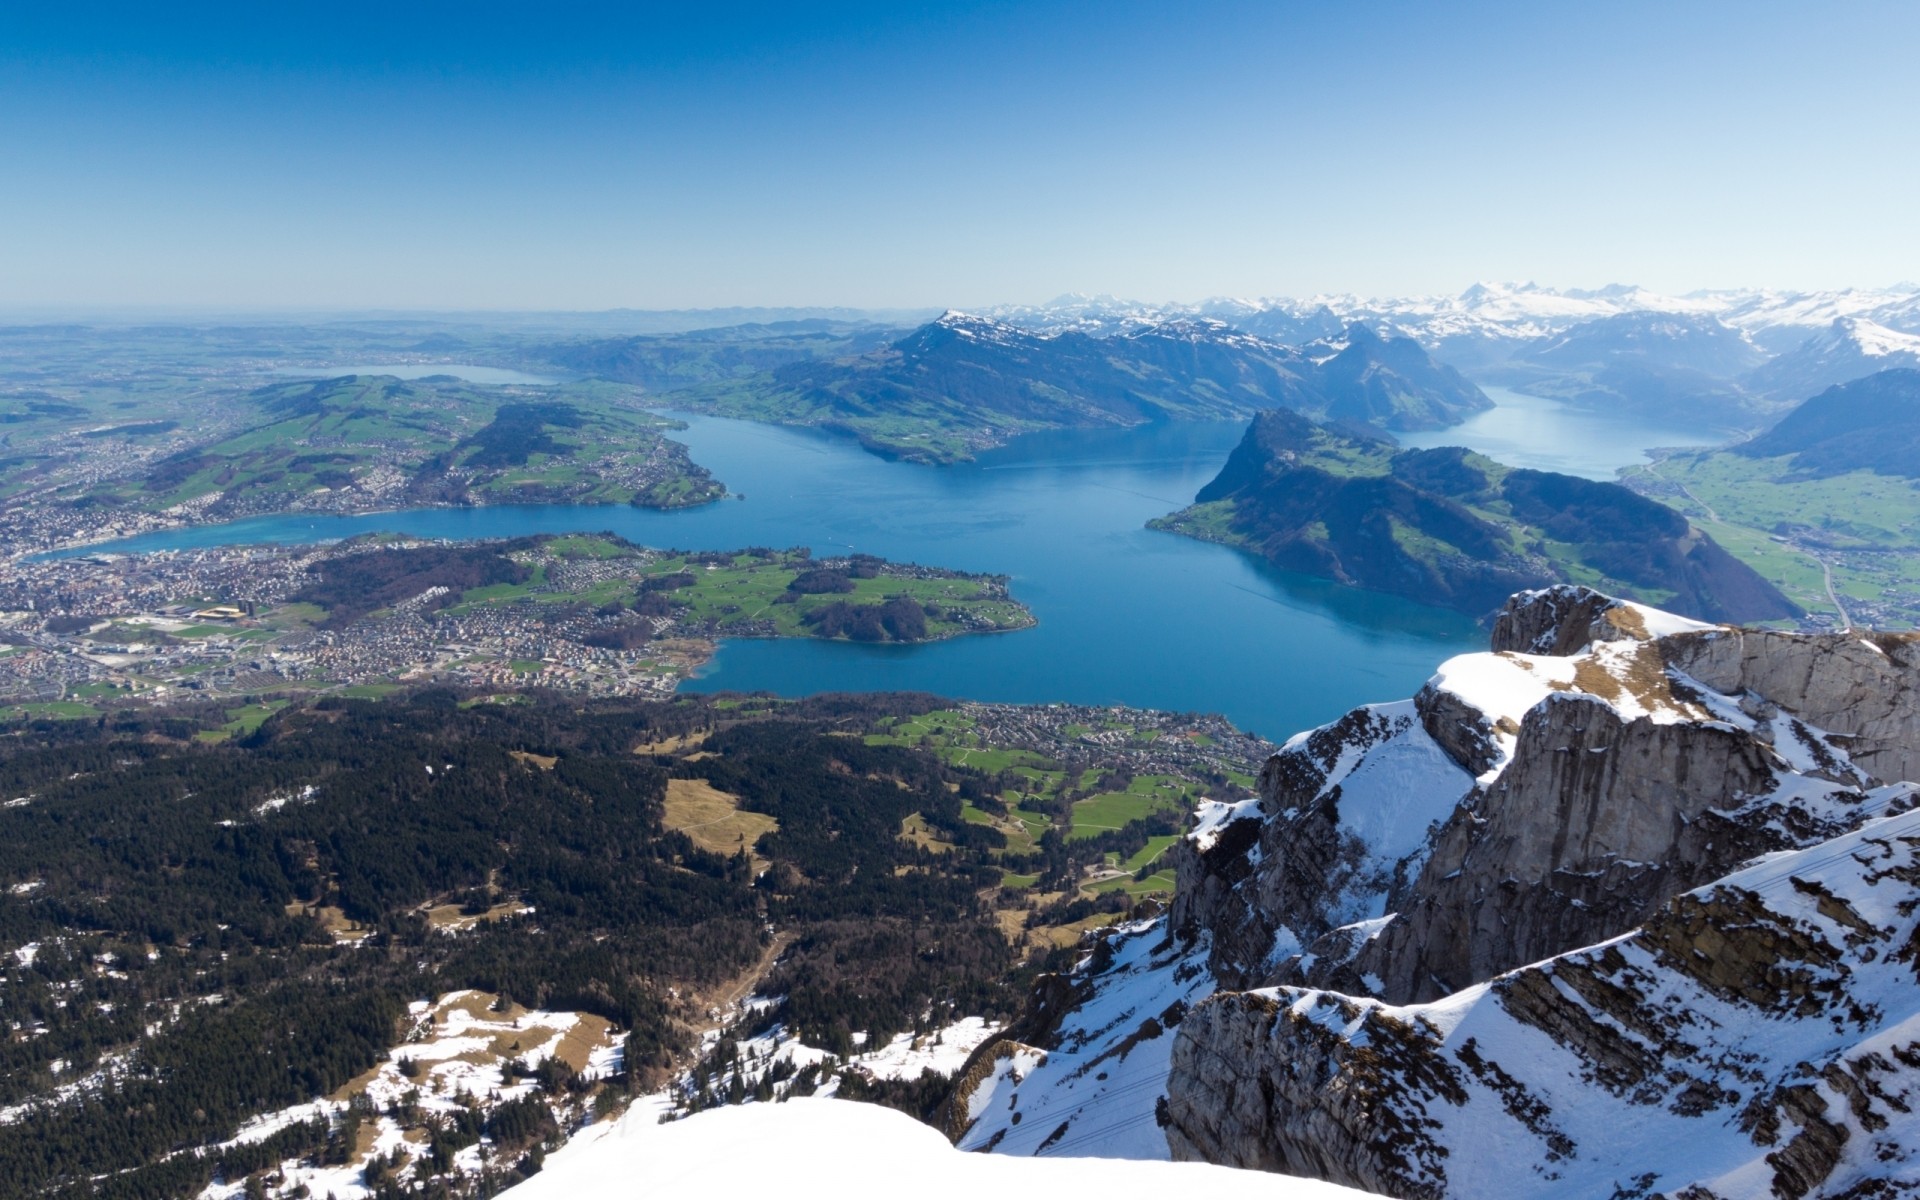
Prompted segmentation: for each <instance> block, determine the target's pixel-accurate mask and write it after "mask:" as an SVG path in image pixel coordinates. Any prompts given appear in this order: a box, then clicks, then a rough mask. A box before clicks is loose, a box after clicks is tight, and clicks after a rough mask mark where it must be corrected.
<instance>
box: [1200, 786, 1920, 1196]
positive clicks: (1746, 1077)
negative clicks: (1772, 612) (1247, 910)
mask: <svg viewBox="0 0 1920 1200" xmlns="http://www.w3.org/2000/svg"><path fill="white" fill-rule="evenodd" d="M1901 790H1902V791H1903V792H1905V793H1907V794H1909V795H1910V793H1911V790H1912V789H1911V788H1903V789H1901ZM1882 807H1883V808H1897V807H1900V805H1899V804H1896V803H1888V804H1886V805H1883V806H1882ZM1916 947H1920V811H1907V812H1904V813H1901V814H1898V815H1895V816H1892V817H1884V818H1876V819H1872V820H1869V821H1868V822H1866V823H1865V824H1864V825H1863V826H1862V827H1861V828H1860V829H1859V830H1857V831H1855V832H1853V833H1850V834H1845V835H1842V836H1841V837H1839V838H1836V839H1833V840H1831V841H1828V842H1823V843H1819V844H1817V845H1815V846H1813V847H1810V848H1808V849H1805V850H1801V851H1795V852H1789V853H1787V854H1785V855H1782V856H1779V857H1777V858H1774V859H1771V860H1769V861H1767V862H1765V863H1764V864H1762V865H1759V866H1756V867H1753V868H1750V869H1748V870H1746V871H1743V872H1740V873H1737V874H1734V875H1732V876H1729V877H1727V878H1725V879H1723V880H1721V881H1719V882H1717V883H1715V884H1712V885H1709V886H1708V887H1705V888H1701V889H1698V890H1697V891H1692V892H1687V893H1684V894H1682V895H1680V896H1677V897H1675V898H1674V899H1673V900H1671V901H1669V902H1668V903H1666V904H1665V905H1663V906H1661V907H1660V908H1659V909H1658V910H1657V911H1656V912H1655V913H1654V914H1652V916H1651V918H1650V919H1649V920H1648V921H1647V922H1646V924H1644V925H1643V926H1641V927H1640V928H1638V929H1637V930H1635V931H1633V932H1632V933H1630V934H1629V935H1628V936H1627V937H1625V938H1623V939H1620V940H1616V941H1610V942H1607V943H1604V944H1602V945H1599V946H1595V947H1591V948H1588V949H1583V950H1578V951H1574V952H1572V953H1569V954H1566V955H1562V956H1559V957H1557V958H1554V959H1551V960H1548V961H1546V962H1542V963H1537V964H1534V965H1531V966H1527V967H1522V968H1520V969H1519V970H1516V971H1513V972H1510V973H1508V974H1505V975H1501V976H1498V977H1496V978H1494V979H1493V980H1491V981H1489V982H1486V983H1482V984H1479V985H1476V986H1474V987H1472V988H1468V989H1465V990H1463V991H1461V992H1459V993H1456V994H1455V995H1453V996H1451V997H1449V998H1448V999H1446V1000H1445V1001H1443V1002H1441V1003H1439V1004H1428V1005H1412V1006H1406V1007H1392V1006H1388V1005H1384V1004H1381V1003H1379V1002H1377V1001H1372V1000H1365V999H1358V998H1354V997H1350V996H1343V995H1338V994H1335V993H1331V992H1324V991H1311V990H1300V989H1290V988H1281V989H1273V990H1268V991H1256V992H1223V993H1220V994H1217V995H1216V996H1214V997H1213V998H1212V999H1210V1000H1208V1001H1207V1002H1205V1003H1203V1004H1201V1005H1199V1006H1197V1007H1196V1008H1195V1009H1194V1011H1193V1012H1191V1013H1190V1014H1188V1016H1187V1019H1186V1021H1185V1023H1184V1024H1183V1025H1182V1026H1181V1030H1180V1036H1179V1038H1178V1039H1177V1040H1176V1042H1175V1044H1174V1051H1173V1060H1172V1064H1171V1073H1170V1078H1169V1082H1168V1099H1167V1105H1166V1111H1165V1120H1166V1126H1167V1140H1168V1144H1169V1146H1170V1147H1171V1149H1172V1152H1173V1154H1174V1156H1175V1157H1176V1158H1190V1159H1204V1160H1207V1161H1210V1162H1219V1163H1228V1164H1232V1165H1235V1166H1241V1167H1254V1168H1260V1169H1265V1170H1274V1171H1283V1172H1287V1173H1290V1174H1297V1175H1310V1176H1315V1177H1318V1178H1322V1179H1329V1180H1334V1181H1338V1182H1342V1183H1346V1184H1349V1185H1351V1186H1355V1187H1361V1188H1366V1189H1368V1190H1370V1191H1376V1192H1380V1193H1384V1194H1386V1195H1389V1196H1400V1197H1417V1198H1420V1200H1438V1198H1440V1197H1454V1196H1460V1197H1468V1196H1472V1197H1479V1196H1501V1197H1505V1198H1516V1200H1529V1198H1532V1197H1541V1198H1542V1200H1544V1198H1547V1197H1558V1196H1590V1195H1591V1196H1635V1197H1654V1196H1671V1197H1688V1198H1695V1197H1701V1198H1704V1197H1734V1196H1772V1197H1779V1198H1781V1200H1798V1198H1800V1197H1806V1196H1827V1197H1838V1196H1842V1195H1844V1196H1850V1197H1880V1196H1896V1195H1910V1194H1914V1191H1915V1189H1916V1188H1920V1108H1917V1107H1916V1105H1915V1104H1914V1101H1915V1100H1916V1099H1920V986H1916V971H1915V967H1916Z"/></svg>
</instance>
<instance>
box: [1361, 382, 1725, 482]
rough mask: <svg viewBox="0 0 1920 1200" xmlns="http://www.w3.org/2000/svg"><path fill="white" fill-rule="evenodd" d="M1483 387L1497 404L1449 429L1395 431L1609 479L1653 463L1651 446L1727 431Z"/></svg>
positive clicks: (1420, 440)
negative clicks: (1628, 469) (1624, 468)
mask: <svg viewBox="0 0 1920 1200" xmlns="http://www.w3.org/2000/svg"><path fill="white" fill-rule="evenodd" d="M1480 390H1481V391H1483V392H1485V393H1486V394H1487V399H1489V400H1491V401H1493V403H1494V407H1493V408H1491V409H1489V410H1487V411H1486V412H1483V413H1476V414H1474V415H1473V416H1472V417H1470V418H1468V419H1467V420H1466V421H1465V422H1463V423H1461V424H1459V425H1455V426H1454V427H1453V428H1451V429H1432V430H1424V431H1422V432H1420V433H1401V434H1395V435H1394V436H1395V437H1397V438H1398V439H1399V441H1400V443H1401V444H1402V445H1405V446H1412V447H1415V448H1418V449H1422V450H1425V449H1431V448H1433V447H1435V446H1466V447H1468V448H1470V449H1473V450H1478V451H1479V452H1480V453H1482V454H1484V455H1486V456H1487V457H1488V458H1491V459H1493V460H1494V461H1495V462H1503V463H1506V464H1507V465H1508V466H1511V467H1532V468H1533V469H1534V470H1536V471H1559V472H1562V473H1563V474H1567V475H1580V476H1584V477H1585V478H1588V479H1612V478H1613V477H1614V476H1615V475H1616V474H1617V473H1618V472H1619V470H1620V468H1622V467H1629V466H1638V465H1640V464H1641V463H1646V462H1651V461H1652V459H1650V458H1649V457H1648V456H1647V454H1646V451H1648V450H1650V449H1653V448H1655V447H1677V446H1714V445H1718V444H1720V443H1721V442H1724V441H1726V440H1727V439H1728V437H1729V434H1728V433H1727V431H1725V430H1716V429H1710V428H1706V427H1701V426H1688V425H1686V424H1685V423H1683V422H1680V421H1672V422H1666V423H1659V422H1652V421H1645V420H1642V419H1640V418H1638V417H1633V416H1626V415H1621V414H1616V413H1611V412H1607V411H1605V410H1603V409H1594V408H1578V407H1575V406H1573V405H1570V404H1562V403H1560V401H1558V400H1548V399H1544V398H1542V397H1540V396H1529V395H1527V394H1526V393H1525V392H1516V391H1514V390H1513V389H1511V388H1503V387H1487V386H1484V385H1483V386H1482V387H1481V388H1480Z"/></svg>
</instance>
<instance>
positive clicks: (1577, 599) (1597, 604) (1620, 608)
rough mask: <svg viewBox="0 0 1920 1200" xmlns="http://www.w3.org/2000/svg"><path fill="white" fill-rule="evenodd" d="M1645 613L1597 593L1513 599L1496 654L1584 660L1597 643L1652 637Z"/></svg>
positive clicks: (1503, 615)
mask: <svg viewBox="0 0 1920 1200" xmlns="http://www.w3.org/2000/svg"><path fill="white" fill-rule="evenodd" d="M1642 611H1643V610H1641V609H1640V607H1639V606H1638V605H1634V604H1628V603H1627V602H1626V601H1624V600H1615V599H1614V598H1613V597H1611V596H1603V595H1601V594H1600V593H1599V592H1596V591H1594V590H1593V589H1592V588H1584V587H1552V588H1542V589H1540V590H1539V591H1533V592H1520V593H1518V594H1516V595H1514V596H1511V597H1509V598H1508V600H1507V603H1506V605H1505V606H1504V607H1502V608H1501V609H1500V611H1499V613H1498V614H1496V615H1495V617H1494V619H1493V636H1492V638H1491V639H1489V640H1490V645H1489V646H1488V648H1489V649H1490V650H1492V651H1493V652H1494V653H1495V654H1551V655H1556V656H1565V655H1568V654H1578V653H1579V652H1580V651H1582V650H1585V649H1586V648H1587V647H1588V646H1591V645H1592V644H1593V643H1595V642H1612V641H1619V640H1620V639H1622V638H1645V637H1647V636H1648V631H1647V625H1646V620H1645V618H1644V617H1643V616H1642V615H1641V613H1642Z"/></svg>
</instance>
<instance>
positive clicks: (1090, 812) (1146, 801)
mask: <svg viewBox="0 0 1920 1200" xmlns="http://www.w3.org/2000/svg"><path fill="white" fill-rule="evenodd" d="M1198 802H1199V796H1198V795H1197V789H1196V788H1194V787H1192V786H1191V785H1190V784H1187V783H1186V782H1184V781H1182V780H1179V779H1177V778H1175V777H1173V776H1171V775H1141V776H1138V777H1136V778H1135V779H1134V780H1133V781H1132V782H1131V783H1130V784H1128V785H1127V790H1126V791H1123V792H1101V793H1100V794H1098V795H1095V796H1090V797H1088V798H1087V799H1085V800H1080V801H1077V802H1076V803H1075V804H1074V806H1073V826H1072V829H1071V830H1070V831H1069V832H1068V835H1067V836H1069V837H1076V838H1081V837H1092V836H1093V835H1094V834H1097V833H1104V832H1106V831H1107V830H1110V829H1119V828H1121V827H1122V826H1124V825H1126V824H1127V822H1129V821H1138V820H1140V819H1142V818H1144V817H1146V816H1148V815H1150V814H1152V813H1156V812H1162V811H1176V812H1184V811H1187V810H1189V809H1191V808H1193V806H1194V805H1195V804H1197V803H1198Z"/></svg>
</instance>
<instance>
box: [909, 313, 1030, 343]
mask: <svg viewBox="0 0 1920 1200" xmlns="http://www.w3.org/2000/svg"><path fill="white" fill-rule="evenodd" d="M929 328H936V329H944V330H948V331H951V332H953V333H956V334H959V335H960V336H961V337H973V338H978V337H986V338H993V339H996V340H1006V339H1008V338H1015V337H1021V336H1026V337H1031V336H1033V334H1032V333H1031V332H1030V331H1028V330H1025V329H1022V328H1020V327H1019V326H1018V325H1009V324H1007V323H1006V322H1005V321H996V320H994V319H993V318H992V317H983V316H980V315H979V314H977V313H969V312H961V311H960V310H959V309H957V308H950V309H948V310H947V311H946V312H943V313H941V314H940V316H939V317H938V318H936V319H935V320H934V321H933V322H932V323H931V325H930V326H929Z"/></svg>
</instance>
